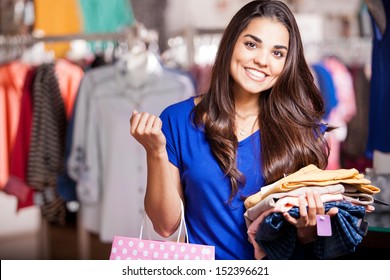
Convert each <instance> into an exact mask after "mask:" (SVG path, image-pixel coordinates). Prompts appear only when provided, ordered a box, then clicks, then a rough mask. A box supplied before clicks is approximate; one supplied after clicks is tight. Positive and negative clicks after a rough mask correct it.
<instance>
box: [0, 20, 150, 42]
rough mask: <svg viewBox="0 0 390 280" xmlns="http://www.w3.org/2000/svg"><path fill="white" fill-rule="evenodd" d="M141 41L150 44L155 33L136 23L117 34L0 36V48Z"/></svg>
mask: <svg viewBox="0 0 390 280" xmlns="http://www.w3.org/2000/svg"><path fill="white" fill-rule="evenodd" d="M136 38H138V39H141V40H143V41H145V42H152V41H155V40H156V31H154V30H151V29H147V28H146V27H145V26H144V25H143V24H141V23H139V22H136V23H135V24H134V25H132V26H129V27H125V28H123V29H121V30H120V31H118V32H102V33H76V34H66V35H50V36H41V35H32V34H21V35H0V47H15V46H29V45H33V44H34V43H38V42H46V43H49V42H53V43H55V42H69V41H72V40H77V39H81V40H86V41H104V40H113V41H118V40H128V41H129V42H131V40H134V39H136Z"/></svg>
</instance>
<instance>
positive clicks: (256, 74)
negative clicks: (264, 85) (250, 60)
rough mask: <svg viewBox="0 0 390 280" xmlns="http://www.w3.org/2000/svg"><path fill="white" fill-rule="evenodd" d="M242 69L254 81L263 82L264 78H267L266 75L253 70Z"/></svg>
mask: <svg viewBox="0 0 390 280" xmlns="http://www.w3.org/2000/svg"><path fill="white" fill-rule="evenodd" d="M244 69H245V73H246V74H247V76H248V77H250V78H251V79H252V80H255V81H263V80H264V79H265V78H267V77H268V76H269V75H268V74H267V73H265V72H263V71H260V70H258V69H255V68H250V67H244Z"/></svg>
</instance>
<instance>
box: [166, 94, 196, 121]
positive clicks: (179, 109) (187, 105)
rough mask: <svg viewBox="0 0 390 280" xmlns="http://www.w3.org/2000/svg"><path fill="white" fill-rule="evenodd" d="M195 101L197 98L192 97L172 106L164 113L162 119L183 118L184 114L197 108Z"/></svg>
mask: <svg viewBox="0 0 390 280" xmlns="http://www.w3.org/2000/svg"><path fill="white" fill-rule="evenodd" d="M195 100H196V96H191V97H189V98H187V99H184V100H182V101H179V102H176V103H174V104H171V105H169V106H168V107H166V108H165V109H164V110H163V111H162V113H161V117H163V118H164V117H173V116H180V115H181V116H182V115H183V114H186V113H189V112H191V111H192V109H193V108H194V106H195Z"/></svg>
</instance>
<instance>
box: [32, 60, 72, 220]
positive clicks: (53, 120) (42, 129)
mask: <svg viewBox="0 0 390 280" xmlns="http://www.w3.org/2000/svg"><path fill="white" fill-rule="evenodd" d="M32 99H33V120H32V128H31V141H30V152H29V156H28V166H27V182H28V184H29V185H30V186H32V187H33V188H34V189H35V190H37V191H38V192H37V193H38V194H39V195H40V196H41V197H40V201H37V204H39V205H40V206H41V211H42V215H43V217H45V218H46V219H47V220H48V221H49V222H52V223H57V224H61V225H62V224H65V220H66V206H65V202H64V201H62V200H61V198H60V197H59V195H58V194H57V190H56V185H57V176H58V174H60V172H61V171H63V169H64V166H63V157H64V150H65V135H66V125H67V119H66V113H65V106H64V102H63V99H62V96H61V92H60V89H59V85H58V79H57V77H56V73H55V68H54V64H53V63H48V64H42V65H40V66H38V67H37V71H36V76H35V79H34V82H33V89H32Z"/></svg>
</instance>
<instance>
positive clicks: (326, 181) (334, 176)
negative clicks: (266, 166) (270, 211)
mask: <svg viewBox="0 0 390 280" xmlns="http://www.w3.org/2000/svg"><path fill="white" fill-rule="evenodd" d="M334 184H348V185H350V186H353V187H355V188H356V189H357V190H358V191H360V192H363V193H368V194H374V193H378V192H380V189H379V188H378V187H375V186H373V185H371V181H370V180H368V179H366V178H364V175H363V174H360V173H359V171H358V170H356V169H355V168H351V169H337V170H322V169H319V168H318V167H316V166H315V165H313V164H310V165H308V166H305V167H303V168H301V169H300V170H298V171H297V172H295V173H292V174H290V175H288V176H286V177H284V178H282V179H280V180H278V181H276V182H274V183H272V184H270V185H267V186H264V187H262V188H261V190H260V191H259V192H257V193H255V194H253V195H251V196H249V197H248V198H247V199H246V200H245V202H244V204H245V207H246V209H248V208H250V207H252V206H254V205H256V204H257V203H258V202H259V201H260V200H262V199H264V198H265V197H267V196H268V195H270V194H272V193H277V192H287V191H291V190H293V189H296V188H299V187H306V186H328V185H334Z"/></svg>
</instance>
